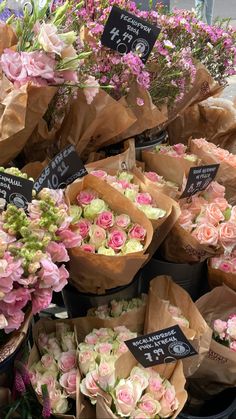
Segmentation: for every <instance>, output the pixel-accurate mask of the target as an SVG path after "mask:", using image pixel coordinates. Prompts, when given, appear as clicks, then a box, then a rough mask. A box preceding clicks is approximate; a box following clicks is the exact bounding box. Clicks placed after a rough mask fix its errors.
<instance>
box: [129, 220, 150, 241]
mask: <svg viewBox="0 0 236 419" xmlns="http://www.w3.org/2000/svg"><path fill="white" fill-rule="evenodd" d="M146 234H147V231H146V229H145V228H144V227H142V226H140V225H139V224H134V225H133V227H132V228H131V229H130V230H129V232H128V236H129V237H130V238H131V239H137V240H140V241H143V240H144V239H145V237H146Z"/></svg>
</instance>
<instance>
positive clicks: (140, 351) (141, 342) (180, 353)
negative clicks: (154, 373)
mask: <svg viewBox="0 0 236 419" xmlns="http://www.w3.org/2000/svg"><path fill="white" fill-rule="evenodd" d="M125 344H126V345H127V346H128V348H129V350H130V352H132V354H133V355H134V357H135V358H136V359H137V361H138V362H139V363H140V364H141V365H142V366H143V367H145V368H148V367H152V366H154V365H158V364H168V363H170V362H176V361H177V360H178V359H183V358H187V357H189V356H193V355H197V352H196V351H195V349H194V348H193V346H192V345H191V344H190V343H189V341H188V340H187V338H186V337H185V335H184V334H183V332H182V330H181V329H180V327H179V326H178V325H176V326H172V327H168V328H167V329H163V330H159V331H158V332H154V333H150V334H148V335H144V336H139V337H137V338H134V339H130V340H127V341H126V342H125Z"/></svg>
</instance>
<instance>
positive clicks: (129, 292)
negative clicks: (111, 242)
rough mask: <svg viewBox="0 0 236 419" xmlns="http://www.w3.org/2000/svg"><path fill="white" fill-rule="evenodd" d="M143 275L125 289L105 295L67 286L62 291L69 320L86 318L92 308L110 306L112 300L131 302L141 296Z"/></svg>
mask: <svg viewBox="0 0 236 419" xmlns="http://www.w3.org/2000/svg"><path fill="white" fill-rule="evenodd" d="M141 287H142V273H141V272H139V273H137V275H136V276H135V278H134V279H133V281H132V282H131V283H130V284H128V285H125V286H124V287H117V288H112V289H110V290H109V291H107V292H106V293H105V294H90V293H83V292H79V291H78V290H77V289H76V288H75V287H73V286H72V285H70V284H69V285H66V287H65V288H64V289H63V291H62V295H63V299H64V303H65V307H66V309H67V312H68V316H69V318H73V317H84V316H86V314H87V311H88V310H89V309H90V308H92V307H99V306H101V305H103V304H108V303H109V302H110V301H111V300H122V299H125V300H130V299H132V298H135V297H138V296H140V295H141Z"/></svg>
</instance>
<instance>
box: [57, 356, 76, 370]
mask: <svg viewBox="0 0 236 419" xmlns="http://www.w3.org/2000/svg"><path fill="white" fill-rule="evenodd" d="M58 367H59V368H60V370H61V371H62V372H68V371H70V370H72V369H74V368H75V367H76V353H75V351H67V352H62V354H61V356H60V358H59V361H58Z"/></svg>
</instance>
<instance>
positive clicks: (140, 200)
mask: <svg viewBox="0 0 236 419" xmlns="http://www.w3.org/2000/svg"><path fill="white" fill-rule="evenodd" d="M135 202H136V203H137V204H140V205H151V204H152V197H151V195H150V194H149V193H148V192H141V193H138V194H137V195H136V198H135Z"/></svg>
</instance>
